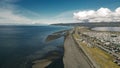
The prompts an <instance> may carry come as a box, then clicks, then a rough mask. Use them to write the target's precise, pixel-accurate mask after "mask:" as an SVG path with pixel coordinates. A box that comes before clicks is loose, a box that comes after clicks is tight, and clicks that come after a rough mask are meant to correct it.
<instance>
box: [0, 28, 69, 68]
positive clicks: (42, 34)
mask: <svg viewBox="0 0 120 68" xmlns="http://www.w3.org/2000/svg"><path fill="white" fill-rule="evenodd" d="M64 29H69V28H68V27H56V26H0V68H26V67H28V66H25V65H26V64H27V62H30V61H32V60H33V59H37V58H40V57H42V56H43V55H45V54H46V53H47V52H49V51H52V50H59V48H57V46H61V45H63V38H60V39H57V40H54V41H52V42H48V43H45V41H44V40H45V38H46V37H47V35H49V34H51V33H53V32H56V31H59V30H64Z"/></svg>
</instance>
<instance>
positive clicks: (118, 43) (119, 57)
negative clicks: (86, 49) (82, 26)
mask: <svg viewBox="0 0 120 68" xmlns="http://www.w3.org/2000/svg"><path fill="white" fill-rule="evenodd" d="M79 35H81V38H82V39H81V41H83V42H87V44H88V46H90V47H94V46H97V47H99V48H101V49H103V50H104V51H106V52H108V53H110V54H112V55H113V56H114V57H115V60H114V62H115V63H117V64H118V65H120V33H110V32H95V31H94V32H93V31H88V32H82V34H80V33H79Z"/></svg>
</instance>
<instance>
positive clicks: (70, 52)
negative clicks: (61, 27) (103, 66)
mask: <svg viewBox="0 0 120 68" xmlns="http://www.w3.org/2000/svg"><path fill="white" fill-rule="evenodd" d="M64 51H65V52H64V57H63V63H64V68H94V67H93V65H92V64H91V62H90V61H89V59H88V57H87V56H86V55H85V54H84V52H83V51H82V50H81V48H80V47H79V46H78V44H76V43H75V41H74V39H73V36H72V35H71V34H70V35H68V36H67V37H66V39H65V42H64Z"/></svg>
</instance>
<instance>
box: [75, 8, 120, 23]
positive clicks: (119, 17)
mask: <svg viewBox="0 0 120 68" xmlns="http://www.w3.org/2000/svg"><path fill="white" fill-rule="evenodd" d="M73 15H74V18H75V19H77V20H79V21H80V22H120V7H118V8H116V9H115V10H114V11H111V10H110V9H108V8H100V9H98V10H88V11H79V12H75V13H73Z"/></svg>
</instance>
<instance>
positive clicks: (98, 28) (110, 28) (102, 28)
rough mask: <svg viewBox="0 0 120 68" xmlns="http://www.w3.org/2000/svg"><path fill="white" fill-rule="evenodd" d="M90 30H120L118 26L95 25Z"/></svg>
mask: <svg viewBox="0 0 120 68" xmlns="http://www.w3.org/2000/svg"><path fill="white" fill-rule="evenodd" d="M92 30H96V31H118V32H120V27H95V28H92Z"/></svg>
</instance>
